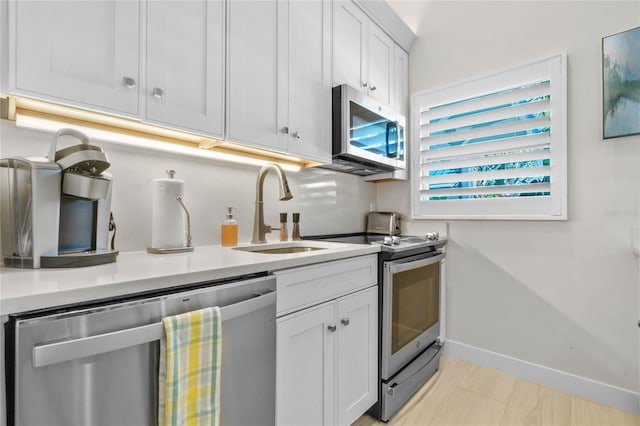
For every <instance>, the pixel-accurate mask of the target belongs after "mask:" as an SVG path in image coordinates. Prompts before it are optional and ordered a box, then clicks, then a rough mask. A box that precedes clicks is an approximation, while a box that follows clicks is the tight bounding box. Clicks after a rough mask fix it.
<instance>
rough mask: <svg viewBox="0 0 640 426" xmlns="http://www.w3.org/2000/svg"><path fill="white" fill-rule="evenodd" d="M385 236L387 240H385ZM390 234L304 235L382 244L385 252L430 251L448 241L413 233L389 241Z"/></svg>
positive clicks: (323, 239)
mask: <svg viewBox="0 0 640 426" xmlns="http://www.w3.org/2000/svg"><path fill="white" fill-rule="evenodd" d="M385 237H387V241H386V242H385ZM388 237H390V236H389V235H382V234H372V233H366V232H355V233H348V234H331V235H308V236H305V237H303V239H305V240H322V241H332V242H337V243H350V244H377V245H380V247H381V250H382V251H383V252H391V253H398V254H400V253H403V252H408V251H410V252H411V254H416V253H420V252H422V253H429V252H433V251H436V250H439V249H441V248H442V247H444V245H445V244H446V243H447V239H446V238H440V239H437V240H433V239H428V238H426V237H418V236H413V235H398V236H396V237H399V242H397V241H398V239H397V238H396V242H393V243H389V241H388V240H389V238H388Z"/></svg>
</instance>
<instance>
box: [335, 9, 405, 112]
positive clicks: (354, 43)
mask: <svg viewBox="0 0 640 426" xmlns="http://www.w3.org/2000/svg"><path fill="white" fill-rule="evenodd" d="M333 13H334V22H335V23H334V39H333V70H334V74H333V83H334V85H338V84H343V83H346V84H348V85H350V86H352V87H355V88H360V89H361V90H362V91H364V92H365V93H367V94H368V95H369V96H372V97H373V98H375V99H377V100H378V101H380V102H383V103H385V104H388V105H391V104H392V90H393V88H392V81H393V60H394V59H393V56H394V53H393V52H394V42H393V40H392V39H391V37H389V36H388V35H387V34H386V33H385V32H384V31H383V30H382V29H381V28H380V27H378V26H377V25H376V24H375V22H373V21H372V20H371V19H370V18H369V17H368V16H367V15H366V14H365V13H364V12H363V11H362V10H361V9H360V8H359V7H358V6H356V5H355V4H354V3H352V2H350V1H337V2H335V4H334V11H333Z"/></svg>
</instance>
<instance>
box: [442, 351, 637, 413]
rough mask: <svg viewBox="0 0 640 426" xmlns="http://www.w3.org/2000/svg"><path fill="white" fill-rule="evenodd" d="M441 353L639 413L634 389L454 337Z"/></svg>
mask: <svg viewBox="0 0 640 426" xmlns="http://www.w3.org/2000/svg"><path fill="white" fill-rule="evenodd" d="M444 353H445V354H446V355H451V356H452V357H454V358H458V359H462V360H465V361H469V362H473V363H474V364H478V365H482V366H484V367H488V368H492V369H494V370H498V371H503V372H505V373H508V374H511V375H512V376H516V377H519V378H521V379H524V380H527V381H529V382H533V383H537V384H540V385H543V386H547V387H550V388H554V389H558V390H560V391H563V392H567V393H570V394H573V395H576V396H580V397H582V398H586V399H590V400H592V401H596V402H599V403H601V404H605V405H609V406H611V407H613V408H617V409H619V410H624V411H628V412H631V413H636V414H640V402H639V401H638V398H639V395H638V392H632V391H630V390H627V389H622V388H619V387H616V386H612V385H608V384H606V383H602V382H598V381H595V380H591V379H587V378H585V377H581V376H576V375H575V374H571V373H566V372H564V371H560V370H555V369H553V368H548V367H544V366H542V365H538V364H533V363H531V362H528V361H523V360H521V359H517V358H512V357H510V356H507V355H502V354H499V353H496V352H491V351H488V350H486V349H481V348H477V347H475V346H469V345H466V344H464V343H460V342H456V341H454V340H446V341H445V345H444Z"/></svg>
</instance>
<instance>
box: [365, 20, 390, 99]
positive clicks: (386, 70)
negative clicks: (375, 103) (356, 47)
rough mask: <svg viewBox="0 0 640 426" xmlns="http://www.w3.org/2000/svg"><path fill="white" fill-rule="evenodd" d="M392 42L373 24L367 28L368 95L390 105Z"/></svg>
mask: <svg viewBox="0 0 640 426" xmlns="http://www.w3.org/2000/svg"><path fill="white" fill-rule="evenodd" d="M393 49H394V42H393V40H391V37H389V36H388V35H387V34H386V33H385V32H384V31H382V30H381V29H380V28H379V27H378V26H377V25H374V24H373V23H372V24H371V25H370V26H369V55H368V61H369V64H368V69H369V79H368V88H369V95H370V96H372V97H374V98H375V99H377V100H379V101H380V102H384V103H385V104H387V105H391V90H392V89H391V75H392V70H393Z"/></svg>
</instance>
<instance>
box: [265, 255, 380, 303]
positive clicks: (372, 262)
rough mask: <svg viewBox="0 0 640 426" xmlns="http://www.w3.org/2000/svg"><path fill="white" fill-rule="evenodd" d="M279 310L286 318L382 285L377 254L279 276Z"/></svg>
mask: <svg viewBox="0 0 640 426" xmlns="http://www.w3.org/2000/svg"><path fill="white" fill-rule="evenodd" d="M275 275H276V277H277V288H278V293H277V294H278V298H277V302H276V309H277V314H278V315H283V314H286V313H290V312H293V311H296V310H298V309H302V308H305V307H307V306H311V305H315V304H317V303H321V302H324V301H326V300H331V299H335V298H336V297H339V296H341V295H343V294H347V293H351V292H353V291H356V290H360V289H363V288H366V287H369V286H372V285H375V284H377V282H378V257H377V255H375V254H372V255H367V256H361V257H354V258H351V259H345V260H338V261H334V262H327V263H322V264H319V265H311V266H305V267H302V268H295V269H286V270H282V271H278V272H275Z"/></svg>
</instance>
